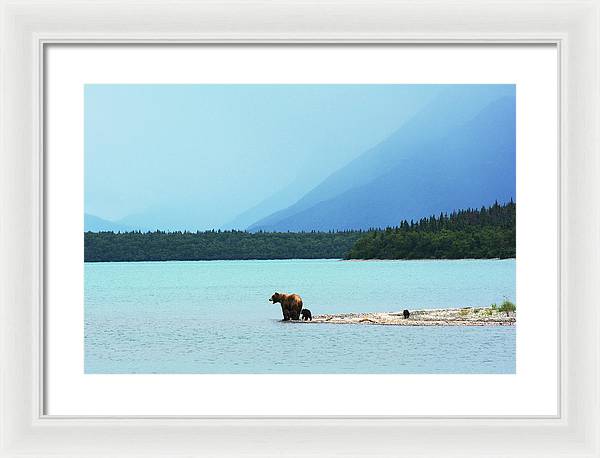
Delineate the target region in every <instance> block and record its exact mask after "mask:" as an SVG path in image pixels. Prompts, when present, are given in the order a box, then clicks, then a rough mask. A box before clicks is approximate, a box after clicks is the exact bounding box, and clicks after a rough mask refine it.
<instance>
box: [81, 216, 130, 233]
mask: <svg viewBox="0 0 600 458" xmlns="http://www.w3.org/2000/svg"><path fill="white" fill-rule="evenodd" d="M83 230H84V232H127V231H131V230H132V228H131V227H129V226H127V225H125V224H120V223H118V222H115V221H109V220H107V219H104V218H100V217H99V216H96V215H91V214H89V213H85V214H84V217H83Z"/></svg>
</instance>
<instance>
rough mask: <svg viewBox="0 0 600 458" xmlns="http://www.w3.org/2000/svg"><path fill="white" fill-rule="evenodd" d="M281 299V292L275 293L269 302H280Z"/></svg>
mask: <svg viewBox="0 0 600 458" xmlns="http://www.w3.org/2000/svg"><path fill="white" fill-rule="evenodd" d="M280 300H281V295H280V294H279V293H275V294H273V295H272V296H271V299H269V302H273V304H275V303H277V302H279V301H280Z"/></svg>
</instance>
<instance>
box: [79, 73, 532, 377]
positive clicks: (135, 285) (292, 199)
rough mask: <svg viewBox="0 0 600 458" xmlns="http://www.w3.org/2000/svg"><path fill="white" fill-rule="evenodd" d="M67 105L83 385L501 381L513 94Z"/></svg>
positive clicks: (509, 368)
mask: <svg viewBox="0 0 600 458" xmlns="http://www.w3.org/2000/svg"><path fill="white" fill-rule="evenodd" d="M83 93H84V97H83V102H84V106H83V113H84V120H83V121H84V163H83V165H84V183H83V185H84V196H83V201H84V214H83V215H81V217H82V218H83V227H84V234H83V238H84V372H85V374H515V373H516V329H517V326H516V304H517V298H516V262H517V250H516V211H517V210H516V206H517V196H516V163H517V160H516V85H515V84H85V85H84V88H83ZM524 205H525V204H524ZM523 208H525V207H523ZM80 211H81V210H79V211H78V212H77V213H78V214H80V213H79V212H80ZM78 233H80V232H78ZM522 256H523V254H522ZM522 259H523V258H522ZM78 265H81V264H80V263H79V262H78ZM520 297H521V296H520Z"/></svg>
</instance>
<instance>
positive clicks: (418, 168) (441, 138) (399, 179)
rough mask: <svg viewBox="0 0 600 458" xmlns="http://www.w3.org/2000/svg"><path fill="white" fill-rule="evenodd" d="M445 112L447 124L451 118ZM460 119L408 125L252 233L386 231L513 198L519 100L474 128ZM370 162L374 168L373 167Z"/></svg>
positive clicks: (476, 121)
mask: <svg viewBox="0 0 600 458" xmlns="http://www.w3.org/2000/svg"><path fill="white" fill-rule="evenodd" d="M442 111H444V113H445V115H446V116H450V114H449V112H448V110H442ZM450 111H452V110H450ZM455 111H456V113H457V115H456V116H453V117H452V119H448V120H447V122H446V120H444V119H441V118H440V117H439V116H435V118H436V120H435V121H432V122H433V124H432V126H433V127H432V128H430V129H427V128H426V127H424V126H421V125H420V124H421V123H422V122H424V120H420V119H418V120H417V121H418V122H417V121H414V123H413V124H412V125H411V126H409V127H410V129H408V131H407V130H406V129H407V127H406V125H405V126H404V128H403V129H400V130H399V131H398V132H396V133H395V134H394V135H392V137H390V138H389V139H388V140H386V141H385V142H383V143H382V144H380V145H378V147H376V148H374V149H373V150H371V151H368V152H367V153H365V154H364V155H363V156H361V157H359V158H358V159H357V160H356V161H354V162H353V163H350V164H349V166H348V167H345V168H344V169H342V170H340V171H338V172H337V173H336V174H334V175H332V176H331V177H330V178H329V179H327V180H325V181H324V182H323V183H321V185H319V186H317V188H315V189H314V190H313V191H311V193H309V194H308V195H307V196H306V197H305V198H303V199H301V200H300V201H299V202H298V203H297V204H295V205H294V206H292V207H289V208H287V209H285V210H283V211H280V212H278V213H276V214H274V215H271V216H269V217H267V218H265V219H263V220H262V221H259V222H258V223H256V224H254V225H252V226H251V227H250V230H264V231H310V230H330V229H335V230H343V229H368V228H370V227H385V226H391V225H396V224H398V223H399V221H400V220H402V219H408V220H410V219H418V218H421V217H423V216H428V215H431V214H439V212H442V211H443V212H449V211H452V210H454V209H460V208H468V207H480V206H482V205H489V204H491V203H493V202H494V201H495V200H498V201H508V200H510V198H511V197H512V198H514V197H515V100H514V97H511V96H507V97H503V98H501V99H499V100H496V101H494V102H492V103H489V104H488V105H487V106H486V107H485V108H484V109H483V110H481V111H480V112H479V113H478V114H476V115H475V116H474V117H472V119H470V120H465V119H464V118H465V117H467V116H466V115H465V110H462V108H461V109H456V110H455ZM466 111H467V112H470V111H472V109H471V108H470V109H469V110H466ZM459 114H460V115H459ZM425 117H427V116H425ZM459 120H460V122H459ZM457 123H459V124H460V125H461V126H460V127H459V126H457ZM441 124H443V126H441ZM414 129H417V130H418V131H414ZM424 133H425V134H424ZM424 135H426V138H425V139H424V138H423V137H424ZM369 162H375V163H376V165H374V166H371V167H368V164H369ZM361 166H363V169H364V170H366V172H365V173H362V171H361V170H360V167H361ZM344 188H345V189H344ZM319 195H320V196H322V198H321V199H320V200H318V199H319Z"/></svg>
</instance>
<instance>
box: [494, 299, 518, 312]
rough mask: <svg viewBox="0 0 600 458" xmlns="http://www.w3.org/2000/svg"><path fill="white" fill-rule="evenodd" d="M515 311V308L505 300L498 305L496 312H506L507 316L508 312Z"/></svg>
mask: <svg viewBox="0 0 600 458" xmlns="http://www.w3.org/2000/svg"><path fill="white" fill-rule="evenodd" d="M516 310H517V306H516V305H515V304H514V303H512V302H511V301H509V300H507V299H505V300H504V302H502V304H501V305H500V308H499V309H498V311H500V312H506V316H508V314H509V312H514V311H516Z"/></svg>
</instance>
